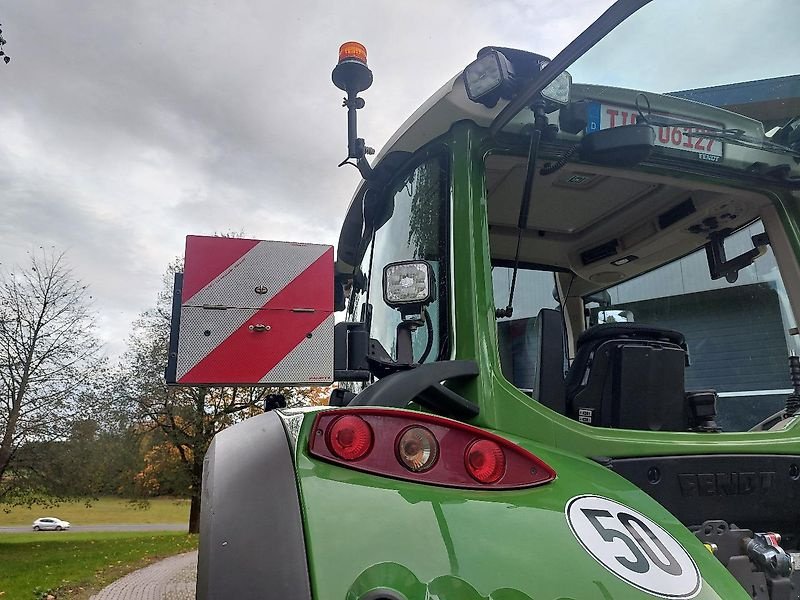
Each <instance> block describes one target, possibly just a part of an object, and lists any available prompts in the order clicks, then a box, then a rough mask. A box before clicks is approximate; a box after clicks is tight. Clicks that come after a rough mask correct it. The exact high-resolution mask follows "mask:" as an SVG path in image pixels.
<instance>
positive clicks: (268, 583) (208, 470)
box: [197, 412, 311, 600]
mask: <svg viewBox="0 0 800 600" xmlns="http://www.w3.org/2000/svg"><path fill="white" fill-rule="evenodd" d="M201 507H202V509H201V514H200V550H199V558H198V565H197V566H198V569H197V571H198V576H197V598H198V600H212V599H223V598H224V599H228V598H237V599H238V600H248V599H251V598H252V599H256V598H258V599H260V600H273V599H274V600H279V599H280V600H285V599H286V598H293V599H295V598H296V599H299V600H302V599H304V598H307V599H310V598H311V591H310V588H309V577H308V565H307V560H306V547H305V542H304V539H303V523H302V517H301V511H300V501H299V498H298V494H297V480H296V476H295V468H294V463H293V461H292V452H291V450H290V446H289V441H288V439H287V436H286V431H285V429H284V427H283V424H282V422H281V420H280V419H279V418H278V415H277V414H275V413H274V412H269V413H266V414H263V415H259V416H257V417H253V418H251V419H247V420H246V421H244V422H242V423H239V424H237V425H235V426H233V427H231V428H229V429H226V430H225V431H222V432H220V433H218V434H217V435H216V437H215V438H214V441H213V442H212V444H211V447H210V448H209V449H208V452H207V453H206V457H205V461H204V468H203V491H202V504H201Z"/></svg>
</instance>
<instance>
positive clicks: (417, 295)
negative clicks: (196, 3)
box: [172, 0, 800, 600]
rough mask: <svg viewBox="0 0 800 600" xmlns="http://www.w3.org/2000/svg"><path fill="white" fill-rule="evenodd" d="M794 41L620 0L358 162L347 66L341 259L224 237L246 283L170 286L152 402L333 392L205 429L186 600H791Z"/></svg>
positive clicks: (767, 24)
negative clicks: (226, 390)
mask: <svg viewBox="0 0 800 600" xmlns="http://www.w3.org/2000/svg"><path fill="white" fill-rule="evenodd" d="M798 22H800V4H798V3H797V2H795V1H793V0H786V1H784V2H779V1H775V2H764V3H754V2H744V1H742V2H725V3H721V2H696V1H691V2H690V1H688V0H673V1H666V0H655V1H654V2H651V3H648V2H647V1H646V0H638V1H626V0H620V1H619V2H617V3H616V4H614V5H613V6H612V7H611V8H609V9H608V11H607V12H606V13H604V14H603V15H602V16H601V17H600V18H599V19H598V20H597V21H596V22H595V23H594V24H593V25H591V26H590V27H589V28H588V29H587V30H586V31H585V32H583V33H582V34H581V35H580V36H579V37H578V38H576V39H575V40H574V41H573V42H572V43H571V44H569V45H568V46H567V47H566V48H565V49H564V50H563V51H562V52H561V53H559V54H558V55H557V56H556V57H555V58H554V59H553V60H548V59H546V58H545V57H543V56H539V55H537V54H533V53H531V52H527V51H522V50H515V49H510V48H503V47H487V48H484V49H483V50H481V51H480V52H479V54H478V57H477V59H476V60H475V61H474V62H472V63H471V64H469V65H468V66H467V67H466V68H465V69H464V70H463V71H462V72H461V73H459V74H458V75H456V76H455V77H453V78H452V79H451V80H450V81H448V82H447V83H446V84H445V85H444V86H443V87H442V88H441V89H440V90H439V91H438V92H436V93H435V94H434V95H433V96H432V97H431V98H430V99H429V100H428V101H427V102H426V103H425V104H423V105H422V106H421V107H420V108H419V109H418V110H417V111H416V112H415V113H414V114H413V115H412V116H411V117H410V118H409V119H408V120H407V121H406V123H405V124H403V126H402V127H401V128H400V129H399V130H398V131H397V132H396V133H395V134H394V136H393V137H392V138H391V140H390V141H389V142H388V143H387V144H386V146H385V147H384V149H383V150H382V151H381V152H380V153H379V154H378V155H377V156H376V157H374V159H370V158H368V155H369V154H370V153H371V151H370V149H369V148H368V147H367V146H366V144H365V142H364V140H363V139H361V138H359V137H358V134H357V128H356V115H357V111H358V110H359V109H361V108H363V106H364V101H363V99H361V98H360V96H359V94H360V93H361V92H363V91H364V90H366V89H367V88H368V87H369V86H370V84H371V83H372V73H371V72H370V71H369V69H368V67H367V62H366V50H365V49H364V47H363V46H361V45H360V44H357V43H347V44H345V45H344V46H342V48H341V51H340V61H339V64H338V65H337V66H336V69H335V70H334V74H333V79H334V83H335V84H336V85H337V86H338V87H340V88H341V89H342V90H343V91H344V92H345V93H346V94H347V98H346V99H345V106H346V107H347V109H348V125H349V126H348V130H349V138H348V142H349V143H348V159H347V161H346V162H349V163H351V164H353V165H355V166H356V167H357V168H358V170H359V171H360V174H361V176H362V181H361V183H360V184H359V186H358V188H357V190H356V192H355V195H354V197H353V200H352V202H351V204H350V206H349V209H348V211H347V214H346V216H345V219H344V224H343V226H342V230H341V236H340V238H339V242H338V247H337V249H336V254H335V261H334V256H333V251H332V250H331V249H330V248H326V247H324V246H317V245H313V244H295V245H291V244H281V243H266V242H265V243H263V244H267V245H266V246H263V245H259V244H262V243H261V242H257V241H254V240H232V241H226V243H230V244H234V245H237V246H238V250H237V251H235V252H232V253H231V254H230V256H231V257H237V256H245V254H246V253H250V255H252V253H253V252H255V251H256V249H258V248H262V250H263V249H264V248H266V250H263V252H262V255H261V259H259V260H260V261H261V262H259V261H255V262H253V263H252V264H250V263H248V264H250V266H248V267H247V268H244V267H242V268H241V269H240V271H239V272H238V273H239V274H238V275H236V270H235V269H233V267H231V268H228V267H226V266H225V264H224V263H225V261H224V260H221V259H219V256H221V255H222V254H224V252H221V253H220V252H218V251H217V250H209V252H210V254H208V255H207V256H208V257H210V258H208V259H207V260H206V259H202V258H196V259H195V258H193V262H194V265H195V266H198V265H200V266H202V265H208V264H210V263H211V262H214V261H215V260H216V261H217V262H216V263H215V264H216V267H215V269H211V271H210V275H208V276H206V278H205V279H202V278H200V279H197V278H196V277H194V276H192V279H191V281H189V279H185V280H184V287H183V290H182V293H183V301H184V308H182V309H181V310H183V311H185V314H184V313H181V311H180V310H178V311H176V320H178V319H177V318H178V317H180V319H179V320H180V343H179V341H178V340H176V341H175V346H174V348H173V350H174V353H173V358H174V357H177V367H176V365H175V364H173V365H172V367H173V373H172V380H173V381H176V382H178V383H181V382H182V383H187V382H188V383H191V382H192V381H194V382H196V383H219V382H222V383H235V382H246V383H251V384H265V383H271V384H273V383H276V382H278V383H282V384H285V383H298V384H299V383H316V384H328V383H331V382H335V387H334V388H333V391H332V393H331V400H330V405H329V406H324V407H315V408H305V409H280V408H279V409H275V410H271V411H269V412H267V413H265V414H263V415H261V416H258V417H254V418H251V419H248V420H246V421H244V422H242V423H240V424H238V425H236V426H234V427H231V428H230V429H227V430H225V431H223V432H222V433H220V434H219V435H218V436H217V437H216V439H215V441H214V443H213V444H212V446H211V448H210V450H209V452H208V454H207V458H206V464H205V474H204V485H203V497H202V517H201V537H200V555H199V570H198V587H197V594H198V598H201V599H211V598H237V599H245V598H253V599H255V598H260V599H264V598H275V599H281V600H285V599H298V600H300V599H311V598H314V599H315V600H424V599H438V600H455V599H457V600H567V599H573V600H594V599H596V600H609V599H612V598H613V599H615V600H617V599H638V598H642V599H644V598H654V597H655V598H669V599H688V598H697V599H702V600H711V599H723V600H734V599H743V600H744V599H747V598H756V599H764V600H767V599H768V600H796V599H798V598H800V425H798V419H800V361H799V360H798V359H797V358H796V350H797V340H798V329H797V327H796V321H797V317H798V315H799V314H800V191H798V190H800V119H798V117H797V115H798V114H800V76H798V75H796V74H795V73H797V72H798V70H800V69H799V67H800V63H798V61H800V36H798V35H797V32H796V27H797V23H798ZM195 241H196V242H197V240H195ZM200 241H202V240H200ZM270 244H271V245H270ZM258 251H259V252H261V250H258ZM237 252H238V254H237ZM295 253H300V254H303V257H304V258H302V259H297V260H295V259H294V258H292V257H296V254H295ZM248 256H249V255H248ZM245 259H246V256H245V258H241V260H240V258H236V261H233V260H230V261H228V262H231V264H233V263H234V262H235V264H236V265H243V264H245V263H244V262H242V261H243V260H244V261H245V262H246V260H245ZM237 261H238V262H237ZM189 263H190V260H189V257H188V256H187V275H186V277H187V278H188V277H189V273H188V272H189V269H190V266H191V265H190V264H189ZM258 265H261V266H260V267H259V266H258ZM298 265H299V266H298ZM306 267H308V268H309V269H312V270H313V272H312V273H311V275H303V274H302V273H309V272H310V271H308V270H305V271H304V269H306ZM231 269H233V270H231ZM236 277H239V278H240V279H239V283H240V284H241V287H242V289H245V288H246V289H247V290H249V293H251V294H252V293H254V294H255V296H253V298H254V299H255V298H257V297H258V298H261V300H258V301H257V302H256V304H254V305H252V306H250V305H248V306H249V308H250V309H251V310H250V312H247V313H246V314H244V316H242V317H241V318H239V319H238V320H236V319H234V320H233V321H232V322H233V325H231V324H230V323H228V325H226V327H227V326H229V327H230V329H231V330H232V331H233V330H235V333H232V334H231V335H227V334H224V335H220V336H218V337H219V339H216V338H215V336H216V335H217V334H216V333H215V332H216V331H217V329H215V328H214V327H216V326H218V325H219V324H220V323H221V322H222V321H224V320H225V319H226V318H228V317H227V316H226V315H229V314H233V313H234V309H235V310H240V305H241V302H244V301H241V302H239V301H238V300H236V301H234V299H231V298H227V299H226V298H225V297H224V294H225V293H228V292H230V290H228V292H226V291H225V290H226V289H228V288H225V287H224V285H223V284H225V285H227V283H226V282H230V281H233V280H234V279H236ZM301 280H302V284H301V283H298V282H301ZM276 282H278V283H276ZM216 284H219V285H220V286H222V287H220V288H219V290H222V291H219V290H218V291H219V294H223V296H220V298H222V300H213V299H212V295H208V297H207V298H206V299H205V300H203V302H199V303H195V304H194V305H192V304H191V302H190V301H189V299H188V298H189V296H191V295H192V294H195V293H196V294H201V295H202V293H204V290H207V289H210V288H209V286H212V287H213V285H216ZM187 285H188V287H189V288H191V289H190V290H189V291H187V289H188V288H187ZM237 285H238V284H237ZM204 286H205V287H204ZM292 286H294V287H292ZM290 288H291V289H290ZM198 290H200V291H199V292H198ZM276 290H282V291H276ZM287 290H288V291H287ZM176 291H178V292H181V288H180V287H178V288H176ZM231 293H232V292H231ZM209 294H210V292H209ZM179 296H180V293H179ZM276 298H277V299H276ZM248 301H249V300H248ZM253 301H256V300H253ZM237 302H239V303H238V304H237ZM242 306H244V305H242ZM237 307H239V308H237ZM191 310H194V313H191V314H190V312H191ZM336 311H340V315H345V316H344V317H341V318H336V317H334V316H333V313H334V312H336ZM187 315H188V316H187ZM192 315H194V316H192ZM198 315H199V316H198ZM231 318H232V317H231ZM187 319H188V320H187ZM192 319H194V320H192ZM204 319H205V321H204ZM292 319H293V320H292ZM289 321H291V322H292V323H294V324H295V325H293V326H292V328H293V329H296V331H295V333H296V332H297V331H299V332H300V334H299V335H295V337H292V336H291V335H289V333H287V330H288V329H289V327H288V326H286V327H284V326H283V324H284V323H288V322H289ZM187 323H188V324H187ZM203 323H212V325H204V324H203ZM184 325H185V326H186V328H187V331H188V330H189V329H191V328H194V329H193V331H196V332H198V333H197V336H198V338H197V339H199V340H200V341H199V342H197V344H194V343H190V342H187V341H186V340H188V339H189V338H188V337H185V335H187V336H188V335H189V334H188V333H186V334H184V329H183V328H184ZM219 327H221V328H222V329H221V330H225V329H224V327H222V325H219ZM225 331H227V330H225ZM176 337H177V336H176ZM290 338H291V339H290ZM202 340H209V341H208V342H207V345H208V348H212V349H211V350H209V349H208V348H206V350H203V351H202V352H201V351H200V350H198V348H200V345H201V344H202V343H206V342H203V341H202ZM215 340H216V341H215ZM253 340H255V341H253ZM287 340H288V341H287ZM251 342H252V343H251ZM215 344H216V346H215ZM226 344H227V351H228V353H227V354H226V356H225V358H224V360H223V361H222V362H223V363H224V364H222V363H219V364H217V363H214V362H213V360H212V359H211V358H208V356H210V355H212V354H213V352H214V350H213V348H216V347H221V346H220V345H222V346H224V345H226ZM187 355H188V356H189V358H185V357H186V356H187ZM203 357H206V358H203ZM206 359H207V360H206ZM203 360H206V362H205V363H203ZM181 361H183V362H181ZM187 361H188V362H187ZM226 361H227V362H226ZM265 361H266V362H269V363H270V366H269V369H267V368H261V370H260V371H259V368H260V367H263V364H264V363H265ZM187 365H188V366H187ZM198 365H200V366H198ZM243 365H249V367H253V369H255V370H251V372H249V373H248V374H246V375H242V379H236V377H237V375H236V373H235V371H236V369H237V368H239V367H241V366H243ZM276 365H277V366H276ZM201 367H202V368H201ZM249 367H248V368H249ZM176 369H177V370H176ZM198 369H200V370H199V371H198ZM293 369H299V371H297V370H294V371H293ZM301 372H302V373H303V374H298V373H301ZM192 377H194V379H192Z"/></svg>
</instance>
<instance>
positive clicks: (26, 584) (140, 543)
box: [0, 532, 197, 600]
mask: <svg viewBox="0 0 800 600" xmlns="http://www.w3.org/2000/svg"><path fill="white" fill-rule="evenodd" d="M196 547H197V536H196V535H188V534H185V533H170V532H133V533H75V532H67V533H47V534H41V533H40V534H34V533H19V534H16V533H7V534H0V565H2V567H0V572H2V575H1V576H0V598H1V599H2V600H33V599H34V598H36V597H37V596H35V595H34V593H35V591H36V590H39V591H46V590H57V592H58V593H57V594H56V597H57V598H58V599H59V600H62V599H83V598H88V597H89V594H90V593H91V592H92V591H97V590H99V589H101V588H103V587H105V586H106V585H108V584H109V583H110V582H112V581H114V580H115V579H118V578H119V577H122V576H123V575H125V574H126V573H129V572H131V571H134V570H136V569H138V568H141V567H143V566H145V565H146V564H149V563H150V562H152V561H154V560H157V559H160V558H164V557H166V556H171V555H173V554H179V553H181V552H188V551H189V550H193V549H195V548H196Z"/></svg>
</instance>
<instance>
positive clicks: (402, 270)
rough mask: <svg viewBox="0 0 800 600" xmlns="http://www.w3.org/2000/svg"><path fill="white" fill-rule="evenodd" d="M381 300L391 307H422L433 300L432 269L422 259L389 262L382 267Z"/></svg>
mask: <svg viewBox="0 0 800 600" xmlns="http://www.w3.org/2000/svg"><path fill="white" fill-rule="evenodd" d="M383 300H384V302H386V304H388V305H389V306H391V307H392V308H398V309H402V308H412V307H422V306H425V305H427V304H430V302H431V301H432V300H433V269H432V268H431V266H430V264H428V263H427V262H426V261H424V260H408V261H401V262H394V263H389V264H388V265H386V266H385V267H384V269H383Z"/></svg>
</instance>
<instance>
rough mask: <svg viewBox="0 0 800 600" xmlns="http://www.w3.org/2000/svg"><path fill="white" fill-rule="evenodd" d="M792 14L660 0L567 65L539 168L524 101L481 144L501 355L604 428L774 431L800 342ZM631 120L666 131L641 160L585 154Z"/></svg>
mask: <svg viewBox="0 0 800 600" xmlns="http://www.w3.org/2000/svg"><path fill="white" fill-rule="evenodd" d="M798 22H800V3H797V2H794V1H792V0H767V1H765V2H759V3H753V2H750V1H745V0H732V1H731V0H724V1H723V0H709V1H707V2H695V1H692V0H669V1H667V0H654V1H653V2H651V3H649V4H648V5H646V6H645V7H643V8H642V9H640V10H639V11H637V12H636V13H634V14H633V15H632V16H631V17H629V18H628V19H627V20H626V21H625V22H623V23H622V24H621V25H619V26H618V27H617V28H616V29H615V30H613V31H612V32H611V33H610V34H609V35H607V36H606V37H605V38H604V39H602V40H601V41H599V42H598V43H597V44H596V45H595V46H594V47H593V48H591V49H590V50H589V51H588V52H587V53H586V54H584V55H583V56H582V57H581V58H579V59H578V60H577V61H576V62H574V63H573V64H572V65H570V66H569V67H568V71H569V73H570V74H571V76H572V87H571V97H570V101H569V103H568V104H566V105H562V106H561V107H560V108H559V109H558V110H556V109H554V108H553V107H549V108H548V109H547V115H546V118H547V119H548V124H549V126H550V129H549V130H547V131H549V133H550V135H549V137H547V136H545V137H544V141H543V142H542V144H541V145H540V147H539V151H538V155H537V157H538V158H537V161H536V163H535V164H530V162H529V160H528V156H527V154H526V152H527V142H526V140H527V139H529V137H530V135H529V134H528V133H527V131H528V130H526V129H525V128H524V125H525V123H526V122H527V123H530V122H532V114H531V111H528V110H524V111H523V112H522V113H520V114H519V115H517V117H515V119H514V121H512V122H511V123H509V126H508V127H507V128H506V129H505V131H506V132H507V133H508V134H510V135H509V137H508V139H509V140H512V142H511V143H510V144H509V146H507V147H504V148H502V149H498V150H497V151H495V152H490V153H489V154H488V155H487V156H486V158H485V162H484V167H485V184H486V196H487V211H488V223H489V241H490V252H491V264H492V280H493V286H494V296H495V306H496V307H497V308H498V311H497V317H498V318H497V335H498V351H499V358H500V364H501V367H502V371H503V375H504V376H505V377H506V378H507V379H508V380H509V381H510V382H511V383H513V384H514V385H515V386H516V387H517V388H519V389H520V390H522V391H523V392H524V393H526V394H528V395H530V396H531V397H532V399H533V400H534V401H537V402H539V403H541V404H544V405H545V406H547V407H549V408H551V409H553V410H555V411H556V412H560V413H562V414H564V415H566V416H568V417H571V418H573V419H575V420H577V421H580V422H583V423H585V424H588V425H593V426H604V427H611V428H621V429H650V430H663V431H689V430H691V431H714V432H718V431H723V432H727V431H747V430H751V429H758V430H763V429H769V428H772V427H776V426H779V425H776V422H775V421H769V419H770V417H771V415H775V414H776V413H778V412H780V411H781V410H782V409H783V407H784V405H785V404H786V400H787V396H788V395H789V394H790V393H791V392H792V384H791V382H790V377H789V364H788V357H789V356H790V355H793V354H797V353H798V348H797V346H798V344H797V337H798V335H797V328H796V322H795V320H796V317H795V312H794V311H793V306H795V307H796V306H798V302H799V301H800V298H790V296H791V294H790V293H787V289H790V290H793V289H794V287H795V286H796V285H797V283H798V282H796V281H794V278H795V271H796V266H795V265H796V256H795V255H794V253H793V252H792V250H791V246H790V244H789V243H788V240H787V239H786V232H785V231H784V229H783V226H782V224H781V219H780V217H779V212H778V204H777V203H776V202H775V198H776V197H777V196H779V195H790V194H792V193H795V194H796V192H791V191H790V190H791V189H793V188H796V187H797V182H798V181H800V119H799V117H800V63H798V60H797V58H798V57H800V36H797V34H796V32H795V31H794V30H795V28H796V24H797V23H798ZM540 117H541V115H540ZM636 124H646V125H649V126H650V127H652V129H653V130H654V134H655V145H654V147H653V148H652V152H651V153H650V154H649V155H648V156H647V157H646V158H643V159H641V160H639V161H638V162H636V163H635V164H632V163H630V162H625V161H620V162H618V163H615V162H614V161H613V160H605V161H593V160H592V157H591V156H588V155H584V154H582V151H583V147H582V146H581V142H582V141H583V140H585V138H587V137H589V136H591V135H592V134H595V133H597V132H601V131H602V130H610V129H614V128H618V127H621V126H625V125H636ZM553 126H555V127H553ZM511 134H516V138H514V136H513V135H511ZM514 139H516V142H513V140H514ZM514 143H516V145H513V144H514ZM576 151H577V152H576ZM531 169H533V170H534V171H535V173H534V174H535V177H534V178H533V183H532V186H531V188H530V195H529V196H528V197H527V198H523V191H524V190H525V189H526V188H525V181H526V175H527V174H528V173H529V172H530V170H531ZM526 203H527V204H528V207H526V209H525V210H524V211H522V210H521V208H522V207H523V206H525V205H526ZM522 214H527V222H525V221H524V219H523V217H522V216H521V215H522ZM731 259H735V260H733V262H726V261H731ZM737 261H738V262H737ZM734 263H736V264H734ZM515 270H516V272H517V273H516V277H515V276H514V271H515ZM787 278H788V279H787ZM512 294H513V311H509V310H508V309H507V308H506V307H508V308H510V307H511V304H512V302H511V298H512ZM509 312H511V315H510V316H509V314H508V313H509ZM642 398H647V400H642ZM714 403H716V414H714V415H713V418H711V417H709V415H708V414H706V413H707V412H708V411H709V410H711V409H713V408H714V406H713V405H714Z"/></svg>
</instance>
